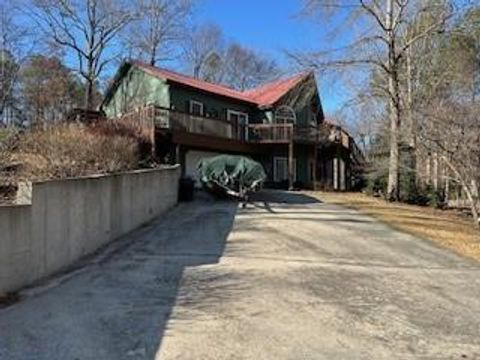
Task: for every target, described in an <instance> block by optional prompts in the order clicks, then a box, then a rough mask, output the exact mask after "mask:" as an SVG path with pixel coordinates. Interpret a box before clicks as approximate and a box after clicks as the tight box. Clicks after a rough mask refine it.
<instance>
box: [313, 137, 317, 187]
mask: <svg viewBox="0 0 480 360" xmlns="http://www.w3.org/2000/svg"><path fill="white" fill-rule="evenodd" d="M317 161H318V147H317V143H315V144H314V145H313V190H314V191H316V190H317Z"/></svg>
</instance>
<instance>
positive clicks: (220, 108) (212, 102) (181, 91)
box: [170, 84, 261, 123]
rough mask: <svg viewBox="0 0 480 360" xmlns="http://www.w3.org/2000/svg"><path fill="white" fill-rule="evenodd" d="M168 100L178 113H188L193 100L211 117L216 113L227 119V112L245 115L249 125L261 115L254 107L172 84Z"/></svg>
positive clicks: (220, 117) (219, 116)
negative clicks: (231, 111)
mask: <svg viewBox="0 0 480 360" xmlns="http://www.w3.org/2000/svg"><path fill="white" fill-rule="evenodd" d="M170 98H171V104H172V106H175V109H176V110H178V111H181V112H189V110H190V109H189V106H190V105H189V104H190V100H195V101H199V102H201V103H202V104H203V106H204V112H205V114H210V116H211V114H212V113H216V114H218V118H219V119H223V120H226V119H227V110H234V111H241V112H244V113H247V114H248V119H249V122H250V123H255V122H258V120H259V118H260V115H261V114H260V112H259V111H258V110H257V109H256V108H255V106H254V105H249V104H247V103H242V102H236V101H234V100H231V101H230V100H228V99H227V98H224V97H221V96H215V95H213V94H207V93H203V92H199V91H196V90H194V89H190V88H187V87H182V86H176V85H174V84H172V85H171V86H170Z"/></svg>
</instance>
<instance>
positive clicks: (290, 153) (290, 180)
mask: <svg viewBox="0 0 480 360" xmlns="http://www.w3.org/2000/svg"><path fill="white" fill-rule="evenodd" d="M294 171H295V168H294V166H293V141H290V142H289V143H288V190H293V179H294V177H295V176H294V173H293V172H294Z"/></svg>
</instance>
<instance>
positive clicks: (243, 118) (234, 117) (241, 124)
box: [227, 110, 248, 141]
mask: <svg viewBox="0 0 480 360" xmlns="http://www.w3.org/2000/svg"><path fill="white" fill-rule="evenodd" d="M227 120H228V121H229V122H230V124H231V126H232V138H233V139H237V140H242V141H245V140H248V128H247V125H248V114H246V113H243V112H240V111H234V110H228V112H227Z"/></svg>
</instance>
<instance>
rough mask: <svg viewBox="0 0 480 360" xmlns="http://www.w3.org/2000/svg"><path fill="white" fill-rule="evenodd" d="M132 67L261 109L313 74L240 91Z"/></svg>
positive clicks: (150, 68) (157, 69) (160, 70)
mask: <svg viewBox="0 0 480 360" xmlns="http://www.w3.org/2000/svg"><path fill="white" fill-rule="evenodd" d="M128 63H130V64H131V65H132V66H137V67H139V68H141V69H143V70H144V71H147V72H149V73H150V74H151V75H153V76H156V77H161V78H165V79H166V80H169V81H173V82H176V83H179V84H183V85H185V86H189V87H193V88H196V89H199V90H203V91H207V92H210V93H213V94H217V95H220V96H225V97H229V98H233V99H236V100H241V101H245V102H248V103H251V104H256V105H257V106H259V107H263V106H270V105H273V104H274V103H276V102H277V101H278V100H279V99H280V98H281V97H282V96H284V95H285V94H286V93H287V92H288V91H290V90H291V89H292V88H294V87H295V86H297V85H298V84H299V82H300V81H301V80H303V79H305V78H306V77H307V76H309V75H310V74H311V72H306V71H304V72H300V73H297V74H294V75H291V76H288V77H284V78H278V79H276V80H274V81H271V82H267V83H265V84H261V85H259V86H257V87H255V88H252V89H248V90H244V91H239V90H236V89H234V88H231V87H229V86H225V85H223V84H215V83H211V82H208V81H205V80H200V79H197V78H195V77H193V76H190V75H185V74H182V73H180V72H177V71H175V70H170V69H166V68H161V67H157V66H153V65H150V64H147V63H145V62H143V61H140V60H130V61H128Z"/></svg>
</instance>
